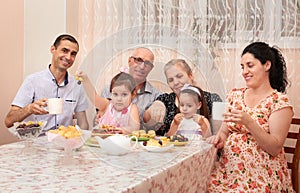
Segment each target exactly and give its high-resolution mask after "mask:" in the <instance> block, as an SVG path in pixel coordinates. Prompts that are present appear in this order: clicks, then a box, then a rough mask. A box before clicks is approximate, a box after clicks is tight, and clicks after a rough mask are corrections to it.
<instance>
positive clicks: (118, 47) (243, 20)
mask: <svg viewBox="0 0 300 193" xmlns="http://www.w3.org/2000/svg"><path fill="white" fill-rule="evenodd" d="M299 22H300V13H299V1H297V0H153V1H147V0H123V1H121V0H81V1H80V5H79V24H78V27H79V40H80V44H81V51H80V54H81V55H80V61H81V62H80V63H81V66H80V67H81V68H82V69H84V70H86V72H87V73H88V74H89V75H90V77H91V79H92V81H93V82H94V83H95V86H96V87H97V89H98V90H100V89H101V88H102V87H103V85H104V84H106V83H108V82H109V81H110V79H111V77H112V76H113V75H115V74H116V73H117V72H118V70H119V68H120V67H121V66H127V60H128V57H129V56H130V52H131V50H132V48H135V47H138V46H146V47H149V48H151V49H152V50H153V51H154V54H155V67H154V69H153V71H152V72H151V74H150V77H149V79H150V80H151V81H152V82H155V83H159V85H165V78H164V74H163V71H162V69H163V65H164V64H165V63H166V62H167V61H169V60H170V59H172V58H183V59H186V60H187V61H188V63H189V64H190V65H191V67H192V68H193V70H194V73H195V74H196V77H197V81H198V83H199V84H200V86H201V87H202V88H203V89H205V90H209V91H212V92H217V93H218V94H219V95H220V96H221V97H222V98H223V99H225V95H226V92H227V91H229V90H230V89H231V88H232V87H236V86H243V84H244V81H243V79H242V78H241V70H240V65H239V62H240V54H241V51H242V49H243V48H244V47H245V46H246V45H247V44H249V43H250V42H253V41H266V42H268V43H269V44H270V45H278V46H279V47H280V48H281V49H283V51H284V53H285V56H286V59H287V61H288V69H289V74H290V75H289V78H290V80H291V81H292V83H293V82H294V84H292V87H291V89H290V91H289V93H288V94H289V95H290V98H291V100H292V103H294V104H295V105H294V106H295V109H296V113H297V112H299V113H300V107H299V105H298V104H299V97H298V96H297V93H296V90H299V84H298V83H297V82H299V79H300V77H299V75H298V74H299V73H298V74H295V73H293V71H296V72H300V68H299V67H297V66H299V61H300V60H299V58H298V56H297V53H298V52H299V48H300V41H299V38H300V25H299ZM297 105H298V106H297Z"/></svg>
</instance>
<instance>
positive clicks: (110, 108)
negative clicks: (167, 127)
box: [77, 71, 140, 134]
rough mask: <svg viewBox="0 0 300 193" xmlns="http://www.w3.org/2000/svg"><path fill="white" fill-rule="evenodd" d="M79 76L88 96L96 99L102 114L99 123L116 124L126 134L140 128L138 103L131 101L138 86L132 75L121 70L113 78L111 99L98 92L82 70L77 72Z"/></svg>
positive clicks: (95, 102)
mask: <svg viewBox="0 0 300 193" xmlns="http://www.w3.org/2000/svg"><path fill="white" fill-rule="evenodd" d="M77 77H79V78H80V79H82V80H83V81H82V82H83V87H84V89H85V91H86V93H87V96H88V97H89V99H90V100H91V101H94V105H95V107H96V108H97V109H98V112H99V114H100V115H101V117H100V119H99V125H103V124H104V125H111V126H115V127H117V128H120V129H121V130H122V132H123V133H124V134H128V133H131V132H132V131H134V130H138V129H139V127H140V118H139V110H138V107H137V106H136V104H132V103H131V101H132V98H133V97H134V96H135V87H136V83H135V80H134V79H133V77H132V76H131V75H129V74H127V73H124V72H120V73H119V74H117V75H116V76H115V77H113V78H112V80H111V84H110V92H111V93H112V97H111V101H110V100H108V99H106V98H103V97H101V96H100V95H98V94H97V92H96V90H95V88H94V87H93V85H92V83H91V81H90V79H89V78H88V77H87V76H86V75H85V74H84V73H83V72H82V71H79V72H77Z"/></svg>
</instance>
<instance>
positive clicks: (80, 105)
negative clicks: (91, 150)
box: [12, 65, 88, 130]
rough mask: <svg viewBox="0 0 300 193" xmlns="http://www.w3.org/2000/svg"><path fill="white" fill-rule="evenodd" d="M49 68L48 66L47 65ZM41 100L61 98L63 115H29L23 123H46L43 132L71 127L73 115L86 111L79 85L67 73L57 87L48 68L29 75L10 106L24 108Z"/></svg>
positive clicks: (85, 101) (84, 97)
mask: <svg viewBox="0 0 300 193" xmlns="http://www.w3.org/2000/svg"><path fill="white" fill-rule="evenodd" d="M49 67H50V65H49ZM42 98H62V99H63V113H62V114H58V115H52V114H46V115H30V116H29V117H27V118H26V119H25V120H24V121H34V120H37V121H47V124H46V125H45V127H44V130H49V129H55V128H56V127H58V126H60V125H65V126H68V125H72V120H73V113H75V112H82V111H86V110H87V109H88V101H87V99H86V95H85V92H84V90H83V87H82V86H81V85H78V84H77V82H76V80H75V78H74V76H72V75H69V74H68V73H67V75H66V78H65V81H64V82H63V83H62V84H61V85H58V84H57V83H56V80H55V78H54V76H53V75H52V73H51V71H50V69H49V68H47V69H46V70H44V71H40V72H36V73H34V74H31V75H29V76H28V77H27V78H26V79H25V80H24V82H23V83H22V85H21V87H20V88H19V90H18V92H17V95H16V96H15V98H14V100H13V102H12V105H15V106H18V107H21V108H23V107H25V106H27V105H28V104H30V103H33V102H34V101H37V100H40V99H42Z"/></svg>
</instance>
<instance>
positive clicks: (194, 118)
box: [193, 114, 204, 124]
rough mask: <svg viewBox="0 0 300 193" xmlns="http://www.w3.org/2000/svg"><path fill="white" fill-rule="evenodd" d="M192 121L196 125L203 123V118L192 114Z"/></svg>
mask: <svg viewBox="0 0 300 193" xmlns="http://www.w3.org/2000/svg"><path fill="white" fill-rule="evenodd" d="M193 120H194V121H195V122H196V123H198V124H201V123H204V116H203V115H199V114H194V115H193Z"/></svg>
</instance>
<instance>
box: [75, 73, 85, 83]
mask: <svg viewBox="0 0 300 193" xmlns="http://www.w3.org/2000/svg"><path fill="white" fill-rule="evenodd" d="M75 74H76V76H75V79H76V80H77V81H78V82H77V83H78V84H81V82H82V81H83V80H84V79H86V77H87V75H86V74H85V73H84V72H83V71H82V70H77V71H76V73H75Z"/></svg>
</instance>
